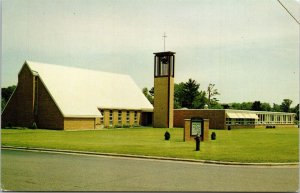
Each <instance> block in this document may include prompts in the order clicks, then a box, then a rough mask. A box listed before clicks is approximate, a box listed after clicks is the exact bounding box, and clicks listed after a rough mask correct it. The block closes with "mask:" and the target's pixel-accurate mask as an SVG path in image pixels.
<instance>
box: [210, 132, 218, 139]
mask: <svg viewBox="0 0 300 193" xmlns="http://www.w3.org/2000/svg"><path fill="white" fill-rule="evenodd" d="M210 137H211V140H216V138H217V136H216V133H215V132H212V133H211V136H210Z"/></svg>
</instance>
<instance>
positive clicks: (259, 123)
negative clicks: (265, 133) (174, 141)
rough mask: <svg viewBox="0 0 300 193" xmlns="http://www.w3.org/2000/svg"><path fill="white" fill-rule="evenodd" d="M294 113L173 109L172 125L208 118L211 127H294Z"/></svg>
mask: <svg viewBox="0 0 300 193" xmlns="http://www.w3.org/2000/svg"><path fill="white" fill-rule="evenodd" d="M295 116H296V114H295V113H285V112H268V111H247V110H234V109H175V110H174V127H184V119H190V118H193V117H201V118H204V119H209V127H210V128H211V129H229V128H230V129H231V128H265V127H270V126H272V127H273V126H275V127H295V126H296V125H295Z"/></svg>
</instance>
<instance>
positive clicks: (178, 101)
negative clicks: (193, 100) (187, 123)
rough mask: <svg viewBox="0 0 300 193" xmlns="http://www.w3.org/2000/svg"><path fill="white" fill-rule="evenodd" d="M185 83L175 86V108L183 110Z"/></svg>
mask: <svg viewBox="0 0 300 193" xmlns="http://www.w3.org/2000/svg"><path fill="white" fill-rule="evenodd" d="M183 90H184V83H183V82H181V83H179V84H176V83H175V84H174V108H175V109H180V108H182V107H183V106H182V103H183V101H184V92H183Z"/></svg>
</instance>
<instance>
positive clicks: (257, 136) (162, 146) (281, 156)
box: [1, 128, 299, 162]
mask: <svg viewBox="0 0 300 193" xmlns="http://www.w3.org/2000/svg"><path fill="white" fill-rule="evenodd" d="M167 130H168V131H169V132H170V134H171V139H170V140H169V141H165V140H164V133H165V131H167ZM213 131H214V132H216V134H217V139H216V140H215V141H212V140H209V141H207V142H201V144H200V152H196V151H195V142H194V140H191V141H188V142H183V129H182V128H174V129H163V128H160V129H159V128H130V129H109V130H95V131H55V130H42V129H37V130H32V129H2V134H1V138H2V139H1V143H2V145H12V146H22V147H44V148H53V149H68V150H81V151H95V152H106V153H122V154H135V155H153V156H163V157H176V158H190V159H202V160H221V161H239V162H298V160H299V145H298V143H299V133H298V132H299V129H297V128H281V129H279V128H276V129H235V130H231V131H227V130H210V133H211V132H213Z"/></svg>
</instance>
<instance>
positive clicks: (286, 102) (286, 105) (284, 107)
mask: <svg viewBox="0 0 300 193" xmlns="http://www.w3.org/2000/svg"><path fill="white" fill-rule="evenodd" d="M292 102H293V101H292V100H290V99H283V101H282V103H281V105H280V108H281V110H282V111H283V112H289V111H290V107H291V104H292Z"/></svg>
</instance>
